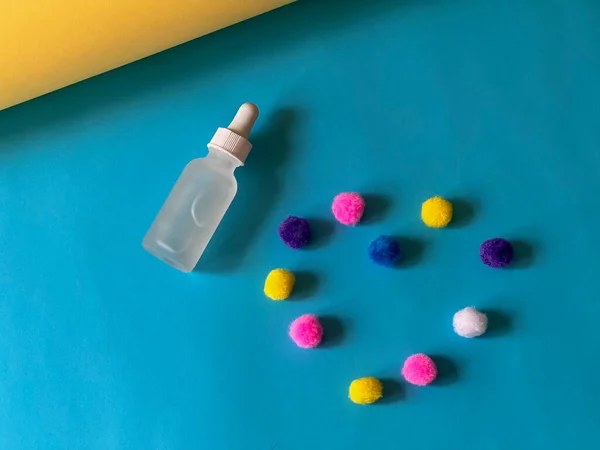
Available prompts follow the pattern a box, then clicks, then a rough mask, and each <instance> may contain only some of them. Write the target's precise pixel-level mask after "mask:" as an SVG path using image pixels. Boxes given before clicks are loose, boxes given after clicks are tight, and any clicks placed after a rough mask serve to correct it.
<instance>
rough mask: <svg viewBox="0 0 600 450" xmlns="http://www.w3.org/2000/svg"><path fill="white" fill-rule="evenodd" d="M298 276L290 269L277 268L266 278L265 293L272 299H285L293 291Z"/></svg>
mask: <svg viewBox="0 0 600 450" xmlns="http://www.w3.org/2000/svg"><path fill="white" fill-rule="evenodd" d="M295 282H296V278H295V277H294V274H293V273H292V272H290V271H289V270H285V269H275V270H271V272H269V275H267V279H266V280H265V295H266V296H267V297H269V298H270V299H271V300H285V299H286V298H288V297H289V296H290V294H291V293H292V289H294V283H295Z"/></svg>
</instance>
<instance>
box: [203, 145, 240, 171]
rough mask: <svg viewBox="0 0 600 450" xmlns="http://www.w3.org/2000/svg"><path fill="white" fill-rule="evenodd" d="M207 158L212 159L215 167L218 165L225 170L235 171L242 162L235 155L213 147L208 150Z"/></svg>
mask: <svg viewBox="0 0 600 450" xmlns="http://www.w3.org/2000/svg"><path fill="white" fill-rule="evenodd" d="M206 159H208V160H210V161H211V163H212V165H213V167H216V168H218V169H220V170H223V171H224V172H233V171H234V170H235V169H236V168H237V167H239V166H241V165H242V163H241V162H240V161H239V160H238V159H237V158H235V157H234V156H232V155H230V154H228V153H227V152H225V151H223V150H217V149H211V148H209V150H208V155H206Z"/></svg>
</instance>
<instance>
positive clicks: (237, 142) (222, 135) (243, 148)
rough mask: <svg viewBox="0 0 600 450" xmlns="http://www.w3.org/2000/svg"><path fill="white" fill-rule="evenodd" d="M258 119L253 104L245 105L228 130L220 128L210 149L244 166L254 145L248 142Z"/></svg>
mask: <svg viewBox="0 0 600 450" xmlns="http://www.w3.org/2000/svg"><path fill="white" fill-rule="evenodd" d="M256 119H258V108H257V107H256V105H255V104H253V103H244V104H243V105H242V106H240V109H239V110H238V112H237V114H236V115H235V117H234V118H233V120H232V121H231V123H230V124H229V126H228V127H227V128H219V129H218V130H217V132H216V133H215V135H214V136H213V138H212V139H211V141H210V142H209V144H208V148H210V149H216V150H221V151H224V152H227V153H229V154H230V155H231V156H233V157H234V158H236V159H237V160H238V161H239V162H240V163H242V165H243V164H244V162H245V161H246V157H247V156H248V153H250V150H252V144H251V143H250V142H248V137H249V136H250V131H251V130H252V127H253V126H254V123H255V122H256Z"/></svg>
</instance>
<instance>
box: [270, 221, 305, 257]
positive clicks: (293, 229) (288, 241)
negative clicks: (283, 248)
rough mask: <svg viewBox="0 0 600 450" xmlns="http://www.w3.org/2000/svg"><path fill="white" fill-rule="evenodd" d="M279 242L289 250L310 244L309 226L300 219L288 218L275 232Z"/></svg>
mask: <svg viewBox="0 0 600 450" xmlns="http://www.w3.org/2000/svg"><path fill="white" fill-rule="evenodd" d="M277 232H278V233H279V237H280V238H281V240H282V241H283V242H284V243H285V245H287V246H288V247H290V248H293V249H296V250H297V249H299V248H302V247H304V246H306V245H307V244H308V243H309V242H310V236H311V231H310V224H309V223H308V220H306V219H303V218H302V217H296V216H289V217H287V218H286V219H285V220H284V221H283V222H281V225H279V229H278V230H277Z"/></svg>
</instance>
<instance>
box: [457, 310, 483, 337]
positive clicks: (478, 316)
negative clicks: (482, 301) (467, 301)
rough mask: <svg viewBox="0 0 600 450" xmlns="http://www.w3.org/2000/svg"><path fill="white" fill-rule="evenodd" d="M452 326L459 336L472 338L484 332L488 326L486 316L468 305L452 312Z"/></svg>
mask: <svg viewBox="0 0 600 450" xmlns="http://www.w3.org/2000/svg"><path fill="white" fill-rule="evenodd" d="M452 326H453V327H454V331H455V332H456V334H458V335H459V336H462V337H466V338H474V337H477V336H481V335H482V334H483V333H485V331H486V330H487V326H488V318H487V316H486V315H485V314H484V313H482V312H479V311H477V310H476V309H475V308H473V307H472V306H469V307H467V308H464V309H461V310H460V311H458V312H457V313H456V314H454V318H453V319H452Z"/></svg>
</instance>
